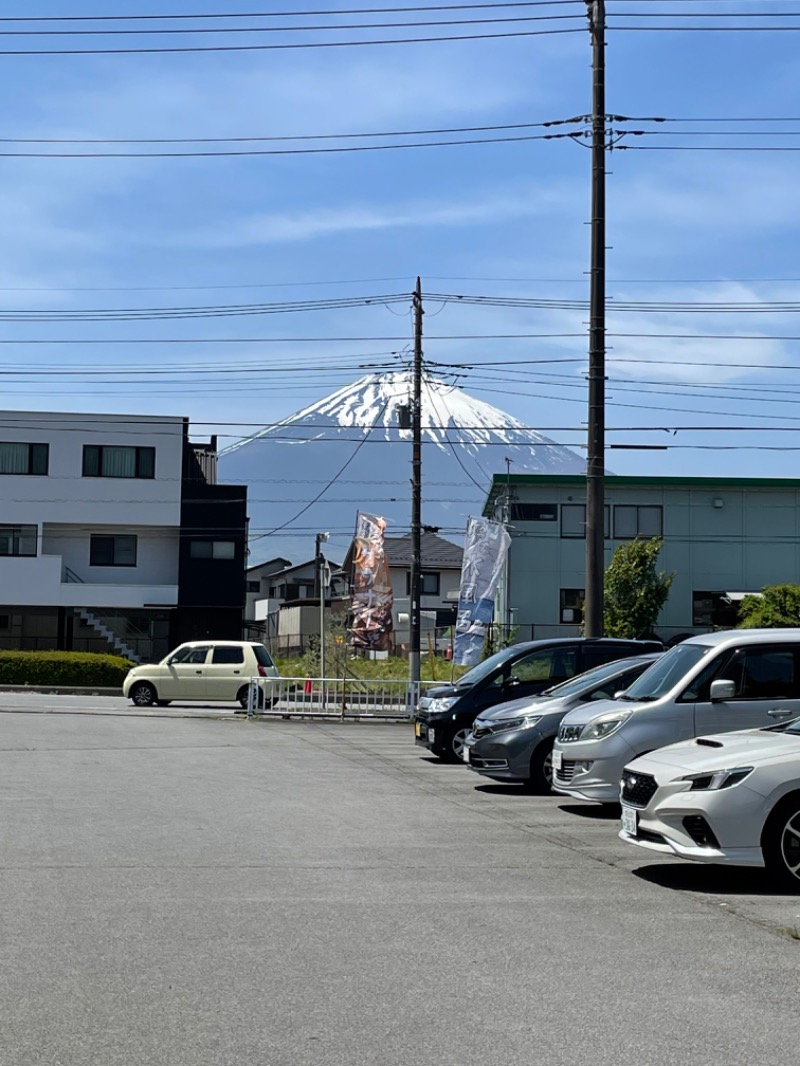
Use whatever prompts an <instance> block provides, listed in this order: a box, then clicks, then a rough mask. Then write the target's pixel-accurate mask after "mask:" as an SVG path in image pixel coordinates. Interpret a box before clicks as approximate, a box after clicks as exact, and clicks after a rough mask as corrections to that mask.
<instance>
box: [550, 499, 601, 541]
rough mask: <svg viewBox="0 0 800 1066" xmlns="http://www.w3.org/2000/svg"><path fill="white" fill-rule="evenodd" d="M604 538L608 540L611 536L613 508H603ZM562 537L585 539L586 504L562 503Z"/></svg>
mask: <svg viewBox="0 0 800 1066" xmlns="http://www.w3.org/2000/svg"><path fill="white" fill-rule="evenodd" d="M603 519H604V521H603V536H604V538H605V539H606V540H608V539H609V537H610V536H611V508H610V507H604V508H603ZM561 536H562V537H581V538H583V537H585V536H586V504H585V503H562V504H561Z"/></svg>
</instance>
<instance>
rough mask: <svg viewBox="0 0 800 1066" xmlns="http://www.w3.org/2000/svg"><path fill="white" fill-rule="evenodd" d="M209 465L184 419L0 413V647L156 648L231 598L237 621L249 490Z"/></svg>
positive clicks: (140, 652)
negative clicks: (226, 481) (220, 477)
mask: <svg viewBox="0 0 800 1066" xmlns="http://www.w3.org/2000/svg"><path fill="white" fill-rule="evenodd" d="M215 470H216V442H215V441H212V442H210V443H209V444H204V445H192V444H190V442H189V440H188V422H187V420H186V419H183V418H174V417H157V416H142V415H136V416H133V415H83V414H50V413H46V414H45V413H31V412H4V413H0V647H6V648H23V649H25V648H43V649H44V648H68V649H69V648H72V649H74V650H92V651H112V650H113V651H117V652H119V653H121V654H123V655H128V656H129V657H131V658H141V657H150V656H152V655H153V654H158V653H159V652H166V651H167V650H168V646H169V644H170V643H171V642H172V641H174V640H176V639H178V638H180V639H185V636H184V635H183V634H186V633H194V632H195V631H198V629H200V630H203V629H204V630H205V631H206V632H208V629H209V625H210V627H211V629H214V630H215V622H214V621H213V619H212V617H211V616H210V615H209V616H208V617H205V616H204V611H206V612H207V610H208V609H209V608H218V609H219V608H226V609H228V610H227V611H226V616H225V620H224V622H223V620H222V616H219V617H218V619H217V621H219V622H220V624H221V625H222V628H223V629H225V633H223V632H218V631H216V630H215V631H214V633H213V635H215V636H218V637H223V636H224V635H228V633H229V632H230V630H231V624H230V623H231V620H232V619H231V616H230V610H229V609H230V608H233V609H234V611H235V609H236V605H237V604H238V619H239V624H238V627H237V629H238V630H239V631H240V629H241V615H242V607H243V603H244V543H245V534H246V491H245V490H244V489H241V488H240V487H238V486H216V485H215V484H214V481H215ZM223 501H224V502H225V503H226V506H225V507H220V504H221V503H222V502H223ZM187 519H188V521H187ZM200 582H202V583H203V584H204V586H205V587H204V588H203V591H202V592H201V591H200V584H199V583H200ZM226 585H230V589H228V588H226V587H225V586H226ZM184 607H185V608H187V609H189V608H190V611H188V612H184V611H182V610H181V609H182V608H184ZM184 614H187V617H185V618H184V617H183V615H184ZM188 614H191V615H192V616H193V617H194V620H195V622H194V625H192V624H190V622H189V618H188ZM212 614H213V611H212ZM198 619H202V620H203V621H202V624H201V625H200V626H199V627H198V625H197V620H198ZM184 623H185V624H184ZM187 627H188V628H187ZM198 635H202V632H198ZM208 635H212V634H210V633H208ZM235 635H236V636H239V635H240V633H239V632H238V631H237V633H236V634H235Z"/></svg>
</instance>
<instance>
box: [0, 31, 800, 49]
mask: <svg viewBox="0 0 800 1066" xmlns="http://www.w3.org/2000/svg"><path fill="white" fill-rule="evenodd" d="M756 28H757V27H756ZM798 29H800V27H798ZM584 32H585V31H584V30H583V29H579V28H577V27H576V28H574V29H573V28H569V27H562V28H559V29H552V30H513V31H508V32H503V33H473V34H469V33H467V34H451V35H445V36H442V35H440V36H436V37H393V38H386V39H383V40H376V41H364V40H359V41H293V42H284V43H281V44H215V45H180V46H178V45H176V46H173V47H169V48H155V47H152V48H147V47H140V48H18V49H10V48H6V49H0V56H94V55H103V56H108V55H166V54H170V55H176V54H185V53H189V52H194V53H200V52H273V51H285V50H289V49H292V50H296V49H304V48H314V49H318V48H361V47H371V46H375V45H395V44H432V43H434V44H435V43H438V42H445V41H489V40H503V39H508V38H514V37H518V38H519V37H550V36H554V35H557V34H570V33H581V34H583V33H584Z"/></svg>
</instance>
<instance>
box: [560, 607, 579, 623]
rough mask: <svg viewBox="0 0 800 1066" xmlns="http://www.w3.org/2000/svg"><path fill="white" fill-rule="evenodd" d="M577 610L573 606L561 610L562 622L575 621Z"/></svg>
mask: <svg viewBox="0 0 800 1066" xmlns="http://www.w3.org/2000/svg"><path fill="white" fill-rule="evenodd" d="M577 614H578V612H577V610H576V609H575V608H574V607H565V608H564V609H563V610H562V612H561V621H562V622H577V621H578V618H577Z"/></svg>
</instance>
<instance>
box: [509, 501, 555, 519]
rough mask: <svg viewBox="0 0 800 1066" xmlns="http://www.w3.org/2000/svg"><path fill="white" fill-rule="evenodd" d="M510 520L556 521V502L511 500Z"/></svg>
mask: <svg viewBox="0 0 800 1066" xmlns="http://www.w3.org/2000/svg"><path fill="white" fill-rule="evenodd" d="M510 511H511V514H510V518H511V521H512V522H557V521H558V504H556V503H518V502H517V501H515V500H512V501H511V508H510Z"/></svg>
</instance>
